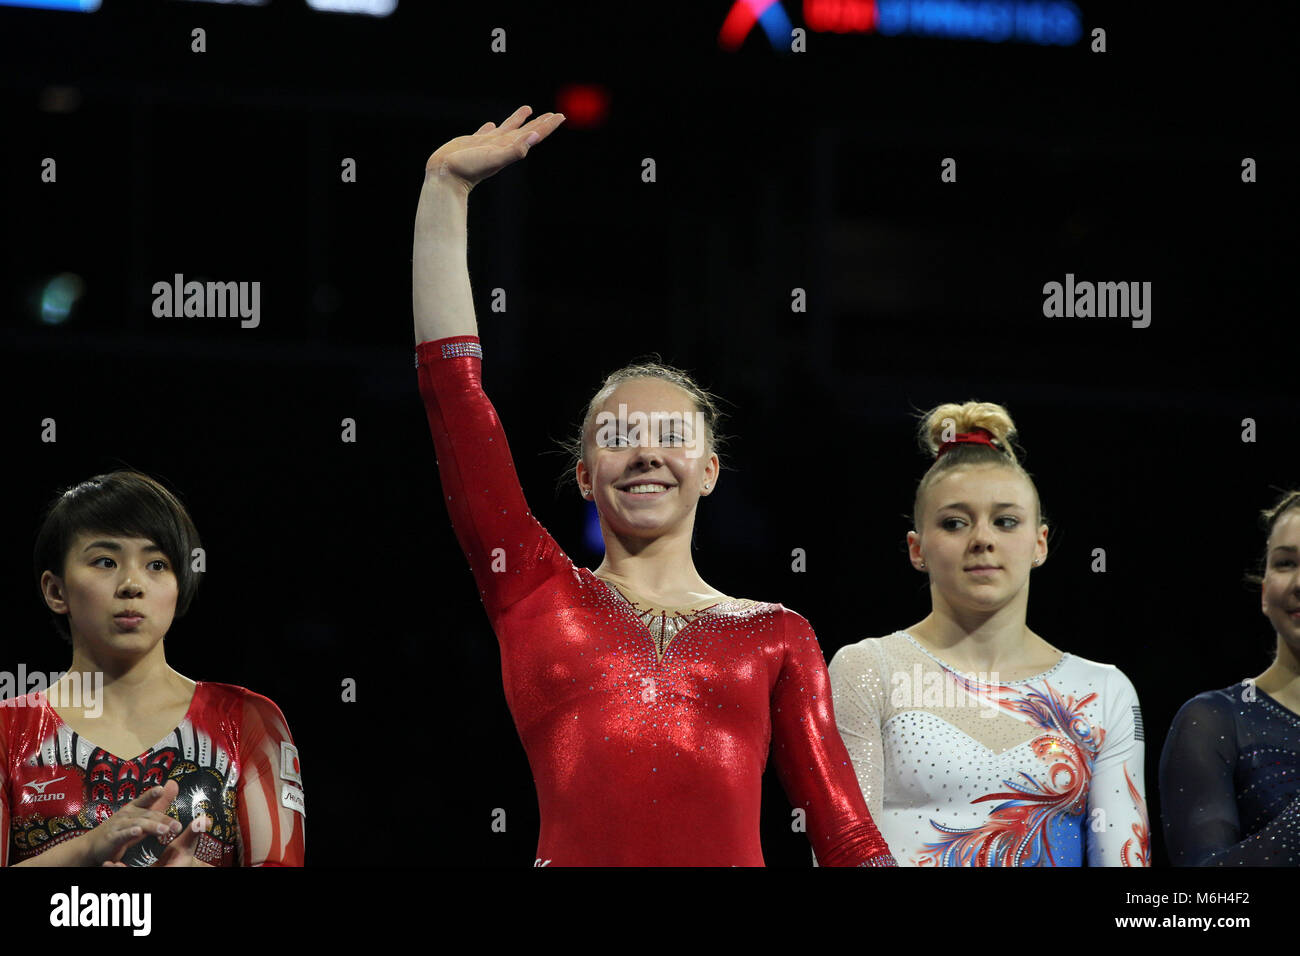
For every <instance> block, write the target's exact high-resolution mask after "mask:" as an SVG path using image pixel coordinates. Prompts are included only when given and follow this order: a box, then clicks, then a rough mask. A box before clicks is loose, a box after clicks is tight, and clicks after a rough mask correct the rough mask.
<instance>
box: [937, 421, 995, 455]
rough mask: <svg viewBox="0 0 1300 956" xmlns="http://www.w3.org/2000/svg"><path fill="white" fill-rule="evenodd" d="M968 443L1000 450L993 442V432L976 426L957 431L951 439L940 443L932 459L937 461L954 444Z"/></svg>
mask: <svg viewBox="0 0 1300 956" xmlns="http://www.w3.org/2000/svg"><path fill="white" fill-rule="evenodd" d="M969 444H976V445H988V446H989V447H990V448H992V449H994V450H995V451H1001V450H1002V449H1000V448H998V446H997V445H995V444H993V433H992V432H991V431H989V430H988V429H987V428H979V427H976V428H975V430H974V431H969V432H958V433H957V437H956V438H954V439H953V440H952V441H946V442H944V443H943V444H942V445H940V446H939V451H938V454H936V455H935V456H934V460H935V461H938V460H939V459H940V458H942V457H943V453H944V452H946V451H947V450H948V449H950V448H952V447H954V446H956V445H969Z"/></svg>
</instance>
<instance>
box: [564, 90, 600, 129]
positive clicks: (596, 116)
mask: <svg viewBox="0 0 1300 956" xmlns="http://www.w3.org/2000/svg"><path fill="white" fill-rule="evenodd" d="M555 112H557V113H563V114H564V125H565V126H573V127H576V128H578V129H593V128H595V127H597V126H604V125H605V122H606V121H607V120H608V119H609V91H608V90H607V89H605V88H604V87H603V86H595V85H593V84H590V83H571V84H569V85H568V86H565V87H562V88H561V89H560V92H559V93H558V94H557V95H556V97H555Z"/></svg>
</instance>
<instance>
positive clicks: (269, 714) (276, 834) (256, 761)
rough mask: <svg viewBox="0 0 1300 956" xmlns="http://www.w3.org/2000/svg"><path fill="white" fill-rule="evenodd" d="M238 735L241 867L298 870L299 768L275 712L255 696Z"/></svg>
mask: <svg viewBox="0 0 1300 956" xmlns="http://www.w3.org/2000/svg"><path fill="white" fill-rule="evenodd" d="M242 706H243V715H242V719H241V722H240V734H239V759H240V764H241V766H240V777H239V832H240V840H241V846H240V863H241V865H243V866H302V864H303V850H304V844H305V841H306V829H305V816H306V807H305V805H304V802H303V788H302V768H301V765H300V764H299V762H298V755H297V747H296V746H295V745H294V743H293V737H292V735H291V734H290V733H289V725H288V724H287V723H286V722H285V719H284V715H283V714H282V713H280V708H279V707H277V706H276V705H275V704H274V703H272V702H271V701H270V700H267V699H266V698H265V697H262V696H260V695H258V694H252V693H249V694H248V695H247V696H246V697H245V699H244V702H243V705H242Z"/></svg>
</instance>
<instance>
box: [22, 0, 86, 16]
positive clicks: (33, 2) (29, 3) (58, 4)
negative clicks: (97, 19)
mask: <svg viewBox="0 0 1300 956" xmlns="http://www.w3.org/2000/svg"><path fill="white" fill-rule="evenodd" d="M0 7H27V8H28V9H30V10H70V11H72V12H73V13H94V12H95V11H96V10H98V9H99V0H0Z"/></svg>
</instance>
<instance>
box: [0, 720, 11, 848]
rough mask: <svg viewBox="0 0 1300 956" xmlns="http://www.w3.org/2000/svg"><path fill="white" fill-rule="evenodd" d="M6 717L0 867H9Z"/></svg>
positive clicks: (0, 768)
mask: <svg viewBox="0 0 1300 956" xmlns="http://www.w3.org/2000/svg"><path fill="white" fill-rule="evenodd" d="M7 731H8V728H7V726H6V721H5V715H4V714H0V867H3V866H8V865H9V843H10V837H9V744H8V740H7V738H8V736H9V734H8V732H7Z"/></svg>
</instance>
